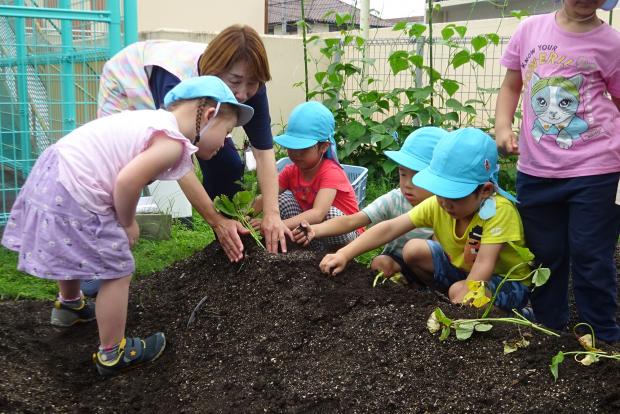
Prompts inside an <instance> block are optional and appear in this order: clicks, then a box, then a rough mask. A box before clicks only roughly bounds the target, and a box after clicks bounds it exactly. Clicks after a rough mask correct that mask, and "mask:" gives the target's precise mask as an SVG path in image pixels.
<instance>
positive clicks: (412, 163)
mask: <svg viewBox="0 0 620 414" xmlns="http://www.w3.org/2000/svg"><path fill="white" fill-rule="evenodd" d="M384 154H385V156H386V157H388V158H389V159H391V160H392V161H394V162H395V163H396V164H398V165H400V166H403V167H405V168H409V169H410V170H413V171H416V172H417V171H422V170H423V169H425V168H426V167H428V163H425V162H423V161H421V160H419V159H417V158H416V157H412V156H411V155H407V154H404V153H402V152H400V151H385V152H384Z"/></svg>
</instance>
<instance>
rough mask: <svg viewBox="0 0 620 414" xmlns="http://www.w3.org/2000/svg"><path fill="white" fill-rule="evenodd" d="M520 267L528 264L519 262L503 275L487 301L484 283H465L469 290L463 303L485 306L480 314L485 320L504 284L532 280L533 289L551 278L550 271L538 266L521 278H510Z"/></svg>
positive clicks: (470, 281) (471, 281) (477, 306)
mask: <svg viewBox="0 0 620 414" xmlns="http://www.w3.org/2000/svg"><path fill="white" fill-rule="evenodd" d="M522 266H529V263H528V262H521V263H519V264H517V265H515V266H513V267H512V268H510V270H508V272H507V273H506V275H504V277H503V279H502V281H501V282H499V284H498V285H497V288H496V289H495V292H494V293H493V296H492V297H491V299H489V298H488V297H487V295H486V282H483V281H473V280H468V281H467V287H468V288H469V292H468V293H467V294H466V295H465V297H463V303H469V304H471V305H472V306H474V307H476V308H481V307H483V306H485V305H486V308H485V309H484V312H483V313H482V316H481V318H486V317H487V316H488V315H489V312H491V310H492V309H493V304H494V303H495V300H496V299H497V294H498V293H499V292H500V290H501V288H502V286H504V283H506V282H522V281H524V280H527V279H529V278H530V277H531V278H532V284H533V285H534V288H533V289H535V288H537V287H540V286H542V285H544V284H545V283H547V280H549V276H551V270H549V269H548V268H546V267H541V266H538V267H537V268H536V269H534V270H532V271H531V272H529V273H528V274H527V275H525V276H522V277H512V274H513V273H514V272H515V271H516V270H517V269H518V268H520V267H522Z"/></svg>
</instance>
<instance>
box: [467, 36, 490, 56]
mask: <svg viewBox="0 0 620 414" xmlns="http://www.w3.org/2000/svg"><path fill="white" fill-rule="evenodd" d="M487 44H489V41H488V40H487V38H486V37H484V36H481V35H478V36H476V37H474V38H473V39H471V45H472V47H473V48H474V50H475V51H476V52H477V51H479V50H480V49H482V48H483V47H485V46H486V45H487Z"/></svg>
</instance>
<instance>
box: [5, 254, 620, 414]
mask: <svg viewBox="0 0 620 414" xmlns="http://www.w3.org/2000/svg"><path fill="white" fill-rule="evenodd" d="M246 246H248V248H249V250H250V251H249V253H248V257H247V258H246V259H245V260H244V261H243V263H241V264H229V263H228V261H227V260H226V258H225V256H224V254H223V252H222V251H221V249H220V248H219V246H218V245H217V244H212V245H210V246H208V247H207V248H206V249H205V250H204V251H202V252H200V253H198V254H196V255H194V256H193V257H191V258H189V259H187V260H185V261H183V262H180V263H178V264H176V265H174V266H172V267H170V268H168V269H166V270H165V271H163V272H161V273H158V274H155V275H153V276H151V277H149V278H147V279H144V280H140V281H137V282H136V283H135V284H134V285H133V286H132V290H131V297H130V304H129V318H128V334H130V335H145V334H150V333H152V332H154V331H157V330H162V331H163V332H165V333H166V336H167V340H168V346H167V349H166V351H165V353H164V354H163V355H162V357H161V358H160V359H159V360H158V361H156V362H154V363H153V364H151V365H148V366H144V367H141V368H137V369H135V370H132V371H129V372H127V373H126V374H123V375H121V376H118V377H114V378H110V379H103V378H101V377H99V376H98V375H97V373H96V371H95V369H94V367H93V364H92V362H91V353H92V352H93V350H94V349H95V348H96V344H97V333H96V327H95V324H90V325H88V326H83V327H76V328H72V329H69V330H58V329H55V328H52V327H51V326H50V325H49V314H50V303H48V302H36V301H20V302H3V303H0V412H33V413H35V412H36V413H38V412H71V413H73V412H75V413H77V412H80V413H81V412H97V413H98V412H101V413H103V412H105V413H107V412H155V413H162V412H163V413H177V412H196V413H241V412H244V413H245V412H250V413H254V412H261V413H262V412H283V413H370V412H372V413H387V412H389V413H392V412H394V413H425V412H433V413H434V412H439V413H460V412H468V411H469V412H489V413H508V412H509V413H523V412H528V413H560V412H562V413H564V412H566V413H568V412H571V413H572V412H588V413H594V412H603V413H617V412H619V411H620V362H615V361H602V362H600V363H598V364H595V365H593V366H590V367H584V366H581V365H579V364H578V363H576V362H575V361H573V360H572V359H570V358H568V357H567V360H566V361H565V362H564V364H562V366H561V367H560V378H559V380H558V381H557V382H554V381H553V378H552V376H551V374H550V372H549V362H550V360H551V357H552V356H553V355H555V354H556V353H557V352H558V351H559V350H564V351H569V350H577V349H578V344H577V342H576V341H575V340H574V338H573V337H572V336H571V335H569V334H564V335H563V336H562V337H561V338H553V337H546V336H542V335H540V334H537V333H533V334H532V335H533V336H532V337H531V338H530V339H531V345H530V347H529V348H527V349H526V350H520V351H518V352H516V353H513V354H509V355H504V354H503V344H502V341H503V340H505V339H512V338H518V337H519V331H518V330H517V329H516V328H514V327H509V326H495V327H494V328H493V329H492V330H491V331H490V332H486V333H478V334H476V335H474V337H473V338H471V339H470V340H468V341H458V340H456V339H455V338H454V336H452V337H451V338H450V339H449V340H447V341H446V342H444V343H440V342H439V340H438V338H437V337H436V336H434V335H431V334H430V333H429V332H428V331H427V329H426V320H427V318H428V316H429V314H430V313H431V312H432V311H433V309H434V308H435V307H436V306H438V305H440V306H441V308H442V309H443V310H444V311H445V312H446V314H448V315H449V316H473V315H474V314H473V312H472V311H471V310H469V309H463V308H460V307H457V306H452V305H449V304H447V303H445V302H443V301H442V300H441V299H440V298H439V297H438V296H436V295H434V294H433V293H429V292H420V291H416V290H413V289H409V288H405V287H400V286H397V285H395V284H392V283H389V282H388V283H386V284H384V285H381V286H380V287H377V288H372V287H371V282H372V274H371V273H370V271H368V270H367V269H365V268H363V267H362V266H360V265H357V264H355V263H353V264H351V265H350V266H349V268H348V269H347V271H346V272H345V274H343V275H341V276H339V277H337V278H328V277H326V276H324V275H322V274H321V273H320V272H319V270H318V266H317V265H318V261H319V260H320V257H321V256H320V255H316V254H314V253H311V252H308V251H302V250H297V251H293V252H290V253H289V254H286V255H278V256H275V255H268V254H266V253H263V252H260V251H257V250H256V249H254V248H251V243H250V242H246ZM205 296H206V298H207V299H206V302H205V303H204V306H203V307H202V308H201V309H200V310H199V311H198V312H197V318H196V320H195V321H194V323H193V324H191V326H190V327H189V328H188V327H187V323H188V318H189V316H190V314H191V312H192V310H193V309H194V307H195V306H196V304H197V303H198V302H199V301H200V300H201V299H202V298H203V297H205ZM522 333H523V334H527V332H522ZM607 349H608V350H609V349H610V348H609V347H607ZM612 349H615V350H616V351H618V350H620V348H618V347H616V348H612Z"/></svg>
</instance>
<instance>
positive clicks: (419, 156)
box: [384, 126, 448, 171]
mask: <svg viewBox="0 0 620 414" xmlns="http://www.w3.org/2000/svg"><path fill="white" fill-rule="evenodd" d="M446 135H448V132H447V131H445V130H443V129H441V128H437V127H432V126H428V127H422V128H418V129H416V130H415V131H413V132H412V133H411V134H409V136H407V138H406V139H405V142H404V143H403V146H402V147H400V150H398V151H385V152H384V154H385V155H386V156H387V157H388V158H390V159H391V160H392V161H394V162H395V163H396V164H398V165H401V166H403V167H406V168H409V169H410V170H413V171H422V170H423V169H425V168H426V167H428V165H429V164H430V162H431V158H433V150H434V149H435V145H437V142H439V140H440V139H441V138H443V137H445V136H446Z"/></svg>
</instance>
